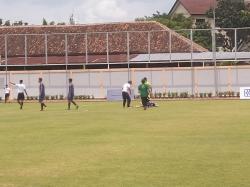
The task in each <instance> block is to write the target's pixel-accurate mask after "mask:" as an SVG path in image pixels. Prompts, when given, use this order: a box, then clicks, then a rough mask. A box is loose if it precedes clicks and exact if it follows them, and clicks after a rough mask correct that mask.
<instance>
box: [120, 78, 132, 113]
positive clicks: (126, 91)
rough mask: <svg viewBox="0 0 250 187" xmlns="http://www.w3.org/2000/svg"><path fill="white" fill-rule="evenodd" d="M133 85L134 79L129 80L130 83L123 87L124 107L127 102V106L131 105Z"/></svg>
mask: <svg viewBox="0 0 250 187" xmlns="http://www.w3.org/2000/svg"><path fill="white" fill-rule="evenodd" d="M131 85H132V81H128V83H125V84H124V85H123V87H122V99H123V108H125V106H126V103H127V107H128V108H129V107H130V103H131Z"/></svg>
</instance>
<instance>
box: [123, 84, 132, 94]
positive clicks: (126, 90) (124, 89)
mask: <svg viewBox="0 0 250 187" xmlns="http://www.w3.org/2000/svg"><path fill="white" fill-rule="evenodd" d="M130 87H131V85H130V84H129V83H126V84H124V85H123V87H122V92H127V93H129V94H130Z"/></svg>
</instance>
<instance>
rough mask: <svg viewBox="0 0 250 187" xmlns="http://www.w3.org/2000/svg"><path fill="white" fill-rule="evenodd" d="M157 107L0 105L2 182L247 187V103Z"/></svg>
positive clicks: (11, 185)
mask: <svg viewBox="0 0 250 187" xmlns="http://www.w3.org/2000/svg"><path fill="white" fill-rule="evenodd" d="M138 104H139V102H134V103H133V105H134V106H136V105H138ZM158 104H159V105H160V107H158V108H152V109H150V110H147V111H143V110H142V108H130V109H123V108H122V107H121V103H116V102H114V103H107V102H99V103H94V102H86V103H80V108H79V110H74V109H73V107H72V110H71V111H67V110H66V108H67V104H66V103H48V108H47V109H46V111H44V112H40V111H39V109H40V108H39V104H37V103H33V104H27V103H26V104H25V105H24V110H23V111H20V110H19V109H18V105H17V104H7V105H5V104H0V187H52V186H53V187H78V186H79V187H85V186H86V187H92V186H93V187H95V186H101V187H120V186H123V187H165V186H170V187H172V186H182V187H186V186H187V187H193V186H195V187H196V186H197V187H201V186H211V187H216V186H218V187H221V186H226V187H229V186H237V187H238V186H240V187H244V186H249V184H250V178H249V173H250V149H249V148H250V102H249V101H166V102H159V103H158Z"/></svg>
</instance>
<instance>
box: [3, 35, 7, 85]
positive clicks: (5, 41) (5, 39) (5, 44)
mask: <svg viewBox="0 0 250 187" xmlns="http://www.w3.org/2000/svg"><path fill="white" fill-rule="evenodd" d="M4 46H5V47H4V51H5V83H6V85H7V84H8V80H7V79H8V35H7V34H6V35H5V36H4Z"/></svg>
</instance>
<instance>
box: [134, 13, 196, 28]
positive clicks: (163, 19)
mask: <svg viewBox="0 0 250 187" xmlns="http://www.w3.org/2000/svg"><path fill="white" fill-rule="evenodd" d="M136 21H157V22H159V23H161V24H163V25H166V26H167V27H169V28H171V29H173V30H180V29H191V28H192V25H193V21H192V19H191V18H186V17H185V16H184V15H182V14H177V15H175V16H174V17H170V16H169V15H168V14H166V13H160V12H158V11H157V12H156V13H155V14H153V15H152V16H145V17H143V18H137V19H136Z"/></svg>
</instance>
